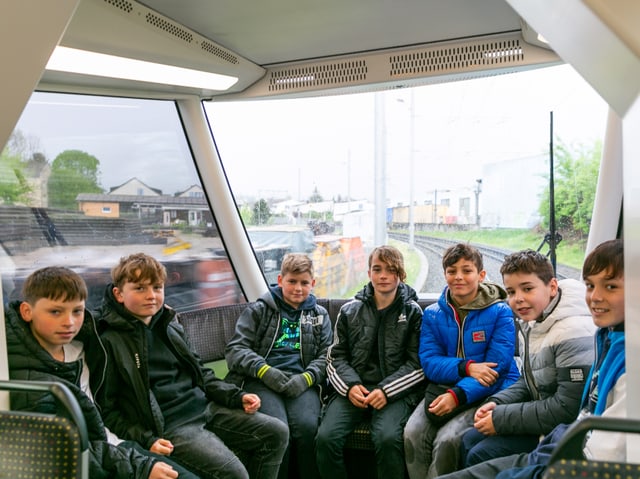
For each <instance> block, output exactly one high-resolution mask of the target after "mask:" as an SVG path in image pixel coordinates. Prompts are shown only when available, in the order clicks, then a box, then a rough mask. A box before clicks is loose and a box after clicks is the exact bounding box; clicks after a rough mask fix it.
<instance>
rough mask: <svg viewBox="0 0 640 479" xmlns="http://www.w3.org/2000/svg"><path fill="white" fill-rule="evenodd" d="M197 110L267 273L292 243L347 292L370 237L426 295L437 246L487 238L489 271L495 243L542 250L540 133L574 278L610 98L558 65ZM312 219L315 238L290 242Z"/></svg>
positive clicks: (320, 288) (565, 260) (360, 278)
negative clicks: (397, 252) (394, 255)
mask: <svg viewBox="0 0 640 479" xmlns="http://www.w3.org/2000/svg"><path fill="white" fill-rule="evenodd" d="M206 108H207V113H208V117H209V121H210V122H211V127H212V131H213V132H214V136H215V139H216V144H217V146H218V149H219V151H220V155H221V157H222V160H223V163H224V165H225V170H226V171H227V174H228V176H229V181H230V183H231V186H232V188H233V191H234V195H235V198H236V200H237V202H238V206H239V208H240V210H241V212H242V217H243V220H244V222H245V225H246V227H247V229H248V231H249V236H250V237H251V239H252V241H253V244H254V248H255V250H256V254H257V256H258V257H259V258H260V259H261V263H262V267H263V270H264V272H265V275H266V277H267V279H268V280H269V281H270V282H273V281H274V280H275V277H276V276H277V272H278V270H279V265H280V261H281V259H282V255H283V254H284V253H286V252H288V251H303V252H307V253H308V254H310V255H312V257H313V258H314V261H315V266H316V269H317V285H316V288H315V293H316V295H317V296H319V297H322V296H329V297H338V296H340V297H347V296H351V295H352V294H354V292H355V291H357V290H358V289H359V288H361V287H362V285H363V284H364V283H365V282H366V281H367V275H366V269H367V267H366V258H367V257H368V254H369V252H370V250H371V248H372V247H374V246H376V245H377V244H379V243H381V242H387V241H388V242H390V243H392V244H396V245H398V246H399V247H401V249H402V250H403V252H404V254H405V259H406V263H407V269H408V272H409V276H408V279H407V282H408V283H410V284H412V285H413V286H414V287H415V288H416V290H418V291H419V292H420V293H421V294H423V295H433V294H438V293H439V292H440V291H441V290H442V287H443V286H444V277H443V274H442V267H441V265H440V261H441V255H442V251H443V250H444V248H445V247H446V246H448V245H449V244H451V242H454V241H455V242H457V241H465V242H466V241H471V242H472V243H474V244H476V243H477V244H485V245H490V246H492V247H494V249H498V251H490V250H485V251H484V255H485V262H486V264H485V266H486V269H487V273H488V274H487V275H488V278H489V279H490V280H493V281H496V282H498V283H501V278H500V275H499V266H500V264H501V260H502V258H503V257H504V252H505V251H512V250H517V249H521V248H527V247H528V248H532V249H538V248H539V247H540V248H541V251H543V252H544V253H547V252H548V249H549V246H548V244H547V243H544V238H545V236H546V235H547V233H549V230H548V228H549V199H548V186H549V183H548V181H549V174H550V162H551V160H550V151H549V145H550V142H551V139H552V138H553V142H554V146H555V148H554V172H555V174H554V176H555V181H556V182H555V191H556V194H555V198H556V223H557V224H558V228H559V231H558V233H559V234H561V235H562V237H563V238H564V240H563V241H562V242H560V244H559V246H558V249H557V257H558V265H559V267H558V273H559V275H560V266H562V267H563V269H562V271H563V272H562V275H566V276H574V277H575V276H576V275H577V271H578V268H579V267H580V265H581V261H582V258H583V253H584V247H585V243H586V239H587V234H588V225H589V220H590V215H591V209H592V205H593V194H594V192H595V185H596V177H597V173H598V169H597V166H598V163H599V158H600V152H601V142H602V138H603V135H604V129H605V122H606V116H607V108H606V104H605V103H604V102H603V101H602V100H601V99H600V98H599V97H598V95H597V94H596V93H594V91H593V90H592V89H591V88H590V87H589V85H587V84H586V83H585V82H584V81H583V80H582V79H581V78H580V77H579V75H577V74H576V72H575V71H573V70H572V69H571V68H570V67H569V66H566V65H563V66H558V67H553V68H545V69H540V70H534V71H529V72H523V73H517V74H508V75H500V76H494V77H490V78H484V79H475V80H469V81H461V82H455V83H449V84H439V85H429V86H423V87H419V88H413V89H409V88H408V89H403V90H396V91H386V92H382V93H361V94H354V95H348V96H327V97H320V98H308V99H288V100H259V101H238V102H211V103H207V104H206ZM552 118H553V128H552ZM576 185H578V186H577V187H576ZM558 202H560V203H561V204H558ZM381 210H382V211H381ZM380 218H382V220H380ZM381 222H382V223H383V224H382V226H380V223H381ZM265 230H269V234H268V235H267V233H265ZM380 231H382V232H383V233H384V235H381V234H380ZM309 232H311V233H312V234H313V243H314V244H313V247H312V246H310V245H309V244H308V243H307V242H305V243H304V246H303V245H302V244H301V243H298V242H296V241H295V239H294V238H295V237H296V236H299V237H304V238H307V237H309ZM385 235H386V236H385ZM553 237H554V238H555V236H553ZM412 239H413V240H412ZM412 243H413V245H412ZM413 246H415V248H414V247H413ZM565 265H566V266H568V267H569V268H568V269H566V270H565V269H564V266H565Z"/></svg>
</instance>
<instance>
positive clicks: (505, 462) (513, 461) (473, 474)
mask: <svg viewBox="0 0 640 479" xmlns="http://www.w3.org/2000/svg"><path fill="white" fill-rule="evenodd" d="M528 464H529V454H525V453H522V454H514V455H511V456H505V457H497V458H495V459H491V460H490V461H485V462H481V463H480V464H476V465H475V466H471V467H467V468H466V469H461V470H460V471H457V472H452V473H451V474H445V475H444V476H440V477H439V478H438V479H489V478H491V477H496V476H497V475H498V474H499V473H500V472H502V471H506V470H508V469H511V468H514V467H518V468H519V467H526V466H528Z"/></svg>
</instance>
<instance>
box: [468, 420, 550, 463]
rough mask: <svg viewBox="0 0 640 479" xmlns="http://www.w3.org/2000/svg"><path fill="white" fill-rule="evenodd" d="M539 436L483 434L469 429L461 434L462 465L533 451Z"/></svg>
mask: <svg viewBox="0 0 640 479" xmlns="http://www.w3.org/2000/svg"><path fill="white" fill-rule="evenodd" d="M539 441H540V436H537V435H533V434H511V435H504V436H501V435H497V436H485V435H484V434H482V433H481V432H478V430H477V429H469V430H468V431H467V432H466V433H465V434H464V436H462V446H461V448H462V450H461V453H460V454H461V456H462V460H463V467H469V466H473V465H474V464H480V463H481V462H485V461H488V460H490V459H493V458H496V457H503V456H510V455H512V454H520V453H528V452H531V451H533V450H534V449H535V448H536V446H537V445H538V442H539Z"/></svg>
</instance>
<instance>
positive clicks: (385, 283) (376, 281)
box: [369, 256, 400, 294]
mask: <svg viewBox="0 0 640 479" xmlns="http://www.w3.org/2000/svg"><path fill="white" fill-rule="evenodd" d="M369 279H370V280H371V284H372V285H373V289H374V291H375V292H376V294H395V292H396V289H398V285H399V284H400V278H399V276H398V271H396V269H395V268H394V267H393V266H390V265H388V264H387V263H385V262H384V261H381V260H380V258H378V257H377V256H374V257H373V258H371V267H370V268H369Z"/></svg>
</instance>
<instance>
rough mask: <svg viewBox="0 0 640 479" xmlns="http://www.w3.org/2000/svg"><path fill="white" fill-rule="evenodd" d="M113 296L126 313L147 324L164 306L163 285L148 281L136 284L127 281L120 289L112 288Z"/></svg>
mask: <svg viewBox="0 0 640 479" xmlns="http://www.w3.org/2000/svg"><path fill="white" fill-rule="evenodd" d="M113 295H114V296H115V298H116V300H117V301H118V302H119V303H122V304H123V305H124V307H125V308H126V309H127V311H129V312H130V313H131V314H133V315H134V316H135V317H136V318H138V319H140V320H142V321H143V322H144V323H146V324H149V322H150V321H151V317H152V316H153V315H154V314H156V313H157V312H158V311H160V308H162V305H163V304H164V284H163V283H158V284H152V283H151V281H148V280H146V281H140V282H136V283H130V282H128V281H127V282H126V283H124V286H123V287H122V289H120V288H117V287H115V288H113Z"/></svg>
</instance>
